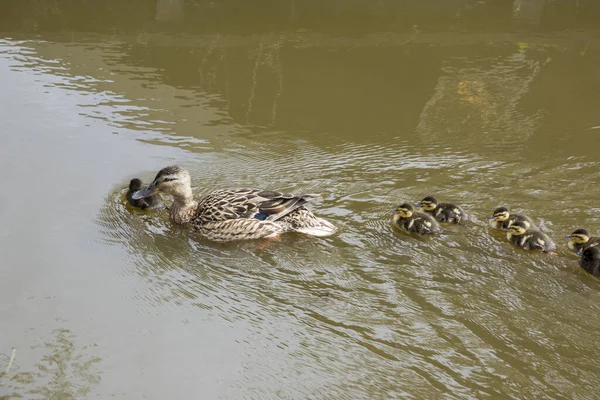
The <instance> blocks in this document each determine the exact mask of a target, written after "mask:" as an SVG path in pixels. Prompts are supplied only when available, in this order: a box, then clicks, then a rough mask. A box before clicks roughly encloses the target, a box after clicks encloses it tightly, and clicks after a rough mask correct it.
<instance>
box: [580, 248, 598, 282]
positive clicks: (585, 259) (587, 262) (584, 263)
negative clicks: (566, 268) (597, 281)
mask: <svg viewBox="0 0 600 400" xmlns="http://www.w3.org/2000/svg"><path fill="white" fill-rule="evenodd" d="M580 254H581V258H580V259H579V266H581V268H583V269H585V270H586V271H587V272H589V273H590V274H592V275H594V276H597V277H600V248H598V247H595V246H593V247H588V248H586V249H585V250H583V252H580Z"/></svg>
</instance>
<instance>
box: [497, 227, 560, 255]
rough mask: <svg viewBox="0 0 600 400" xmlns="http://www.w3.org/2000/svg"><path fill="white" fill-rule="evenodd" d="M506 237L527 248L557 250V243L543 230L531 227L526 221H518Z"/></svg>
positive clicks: (513, 242) (544, 250)
mask: <svg viewBox="0 0 600 400" xmlns="http://www.w3.org/2000/svg"><path fill="white" fill-rule="evenodd" d="M506 238H507V239H508V240H509V241H510V242H511V243H512V244H515V245H517V246H519V247H521V248H522V249H525V250H541V251H543V252H544V253H551V252H553V251H554V250H556V244H555V243H554V242H553V241H552V239H550V238H549V237H548V235H546V234H545V233H543V232H540V231H538V230H535V229H530V228H529V224H528V223H527V222H525V221H516V222H513V224H512V225H511V226H510V228H508V233H507V234H506Z"/></svg>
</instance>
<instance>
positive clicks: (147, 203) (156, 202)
mask: <svg viewBox="0 0 600 400" xmlns="http://www.w3.org/2000/svg"><path fill="white" fill-rule="evenodd" d="M142 186H143V184H142V181H141V180H139V179H138V178H133V179H132V180H131V181H130V182H129V189H128V190H127V193H126V194H125V198H126V199H127V201H128V202H129V204H131V205H132V206H134V207H138V208H141V209H142V210H162V209H164V208H167V206H166V205H165V203H163V201H162V198H161V197H160V195H154V196H148V197H145V198H143V199H134V198H133V197H132V196H133V194H134V193H135V192H137V191H138V190H140V189H141V188H142Z"/></svg>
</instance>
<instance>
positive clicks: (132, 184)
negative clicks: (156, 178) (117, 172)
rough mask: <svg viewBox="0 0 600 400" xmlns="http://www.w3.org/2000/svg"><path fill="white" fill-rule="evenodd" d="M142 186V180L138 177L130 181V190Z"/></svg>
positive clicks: (138, 188)
mask: <svg viewBox="0 0 600 400" xmlns="http://www.w3.org/2000/svg"><path fill="white" fill-rule="evenodd" d="M141 188H142V181H140V180H139V179H138V178H134V179H132V180H131V181H130V182H129V190H140V189H141Z"/></svg>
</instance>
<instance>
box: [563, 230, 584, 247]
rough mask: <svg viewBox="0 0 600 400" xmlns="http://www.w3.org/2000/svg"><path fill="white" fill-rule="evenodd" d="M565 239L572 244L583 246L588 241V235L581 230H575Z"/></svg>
mask: <svg viewBox="0 0 600 400" xmlns="http://www.w3.org/2000/svg"><path fill="white" fill-rule="evenodd" d="M565 239H569V240H572V241H573V243H577V244H583V243H587V242H588V240H590V233H589V232H588V231H587V230H585V229H582V228H579V229H575V230H574V231H573V233H571V234H570V235H569V236H567V237H566V238H565Z"/></svg>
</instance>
